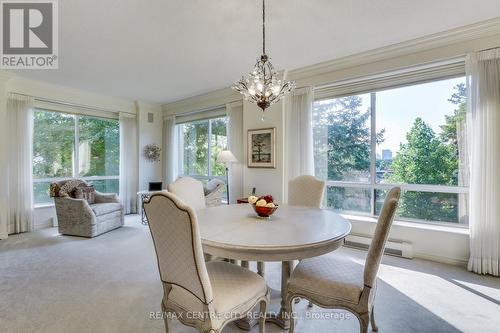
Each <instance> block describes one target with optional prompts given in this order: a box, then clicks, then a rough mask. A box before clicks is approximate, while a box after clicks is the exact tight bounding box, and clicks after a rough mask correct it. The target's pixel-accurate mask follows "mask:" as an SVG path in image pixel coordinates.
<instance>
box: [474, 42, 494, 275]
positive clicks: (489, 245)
mask: <svg viewBox="0 0 500 333" xmlns="http://www.w3.org/2000/svg"><path fill="white" fill-rule="evenodd" d="M466 62H467V64H466V67H467V80H468V82H467V91H468V97H469V103H468V114H467V116H468V119H467V120H468V126H467V128H468V142H469V144H470V147H469V148H470V150H469V151H470V159H469V160H470V204H469V212H470V213H469V225H470V237H471V239H470V259H469V264H468V269H469V270H470V271H473V272H476V273H479V274H492V275H495V276H498V275H499V266H500V204H499V203H500V177H499V176H498V171H499V170H500V148H499V147H500V49H494V50H489V51H483V52H478V53H474V54H470V55H468V56H467V61H466Z"/></svg>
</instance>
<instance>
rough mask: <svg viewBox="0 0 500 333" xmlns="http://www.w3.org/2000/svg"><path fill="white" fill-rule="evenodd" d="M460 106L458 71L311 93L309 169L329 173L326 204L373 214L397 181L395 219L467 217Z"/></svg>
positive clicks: (451, 220)
mask: <svg viewBox="0 0 500 333" xmlns="http://www.w3.org/2000/svg"><path fill="white" fill-rule="evenodd" d="M320 95H321V94H320ZM465 109H466V91H465V78H464V77H463V76H461V77H454V78H447V79H438V80H436V79H434V80H432V81H431V82H426V83H419V84H413V85H405V86H403V87H394V88H391V87H389V88H384V89H383V90H374V91H372V92H368V93H363V94H353V95H344V94H342V95H341V96H340V97H336V98H324V97H322V98H321V99H318V100H316V101H315V102H314V106H313V131H314V159H315V173H316V176H317V177H319V178H321V179H325V180H327V181H328V183H327V184H328V187H327V191H326V205H327V206H328V207H331V208H332V209H335V210H339V211H342V212H345V213H353V214H365V215H378V214H379V213H380V209H381V207H382V205H383V201H384V199H385V195H386V193H387V190H388V189H390V188H391V187H392V186H394V185H395V184H398V185H400V186H401V187H402V190H403V193H402V197H401V201H400V204H399V207H398V210H397V216H398V218H399V219H402V220H410V221H425V222H449V223H455V224H467V215H468V212H467V200H468V173H467V157H466V154H465V149H464V147H465Z"/></svg>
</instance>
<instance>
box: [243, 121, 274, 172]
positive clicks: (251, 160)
mask: <svg viewBox="0 0 500 333" xmlns="http://www.w3.org/2000/svg"><path fill="white" fill-rule="evenodd" d="M247 141H248V142H247V155H248V162H247V164H248V167H249V168H276V128H274V127H273V128H262V129H252V130H248V139H247Z"/></svg>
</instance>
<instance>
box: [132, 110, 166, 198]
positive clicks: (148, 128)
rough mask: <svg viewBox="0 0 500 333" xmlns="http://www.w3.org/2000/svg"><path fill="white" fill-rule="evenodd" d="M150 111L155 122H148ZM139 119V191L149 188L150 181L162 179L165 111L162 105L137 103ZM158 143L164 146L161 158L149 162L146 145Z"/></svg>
mask: <svg viewBox="0 0 500 333" xmlns="http://www.w3.org/2000/svg"><path fill="white" fill-rule="evenodd" d="M148 113H152V114H153V119H154V121H153V123H150V122H148ZM137 121H138V126H137V127H138V130H139V136H138V137H139V191H142V190H147V189H148V184H149V182H160V181H162V161H163V156H164V151H165V149H163V142H162V141H163V139H162V132H163V112H162V110H161V106H160V105H154V104H147V103H143V102H138V103H137ZM153 143H155V144H157V145H158V146H160V147H161V148H162V151H161V160H160V161H159V162H149V161H147V160H146V159H145V158H144V147H145V146H146V145H148V144H153Z"/></svg>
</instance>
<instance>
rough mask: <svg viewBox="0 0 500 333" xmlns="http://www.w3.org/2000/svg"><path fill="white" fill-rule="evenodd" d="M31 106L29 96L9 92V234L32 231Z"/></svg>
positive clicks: (31, 100)
mask: <svg viewBox="0 0 500 333" xmlns="http://www.w3.org/2000/svg"><path fill="white" fill-rule="evenodd" d="M33 108H34V99H33V97H31V96H24V95H18V94H9V96H8V99H7V122H8V130H7V132H8V134H7V138H8V142H9V144H8V149H7V151H8V156H6V158H7V159H8V161H7V179H8V188H7V193H6V195H7V203H6V208H7V224H8V227H9V233H21V232H27V231H32V230H33Z"/></svg>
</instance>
